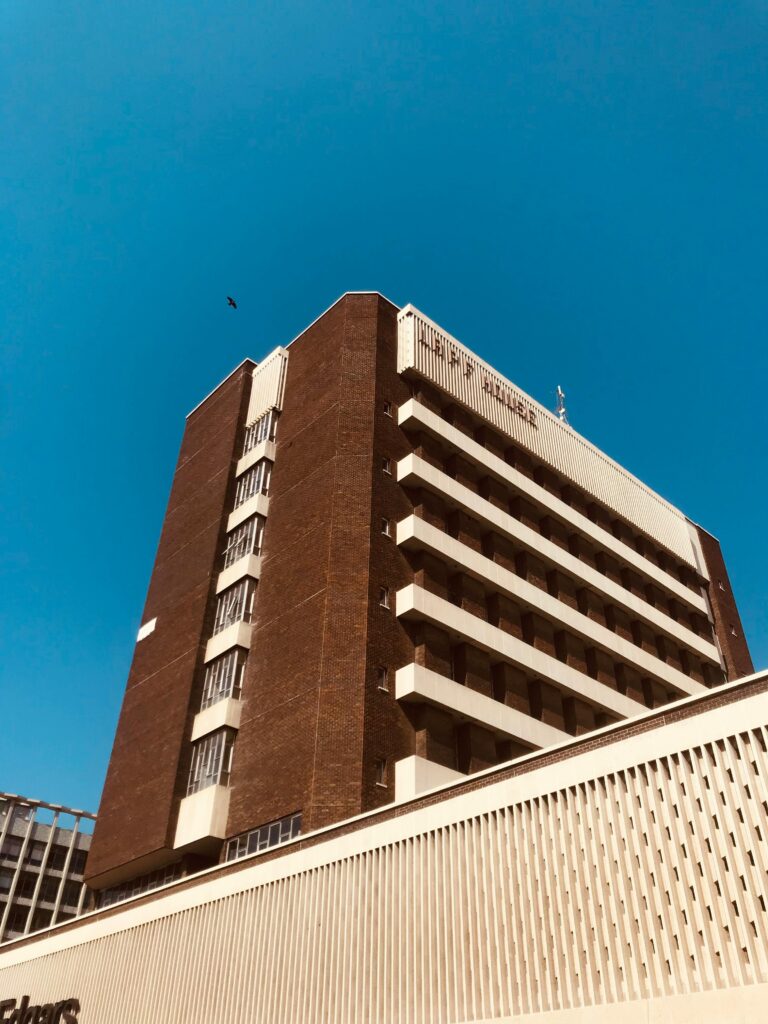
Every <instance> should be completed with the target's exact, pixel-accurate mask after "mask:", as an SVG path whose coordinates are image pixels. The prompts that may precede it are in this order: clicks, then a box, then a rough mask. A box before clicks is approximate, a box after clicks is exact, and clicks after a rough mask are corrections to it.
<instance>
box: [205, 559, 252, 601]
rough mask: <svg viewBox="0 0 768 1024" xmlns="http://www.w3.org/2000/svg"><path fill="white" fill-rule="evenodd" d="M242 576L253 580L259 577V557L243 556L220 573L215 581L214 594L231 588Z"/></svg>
mask: <svg viewBox="0 0 768 1024" xmlns="http://www.w3.org/2000/svg"><path fill="white" fill-rule="evenodd" d="M244 576H250V577H251V579H254V580H257V579H258V578H259V577H260V576H261V555H254V554H250V555H244V556H243V557H242V558H238V560H237V561H236V562H233V563H232V565H230V566H228V567H227V568H226V569H224V570H223V571H222V572H220V573H219V576H218V579H217V580H216V593H217V594H220V593H221V592H222V590H226V589H227V587H231V586H233V584H235V583H237V582H238V581H239V580H241V579H242V578H243V577H244Z"/></svg>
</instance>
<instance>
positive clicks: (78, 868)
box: [69, 850, 88, 875]
mask: <svg viewBox="0 0 768 1024" xmlns="http://www.w3.org/2000/svg"><path fill="white" fill-rule="evenodd" d="M87 856H88V851H87V850H73V851H72V859H71V860H70V862H69V871H70V874H72V875H82V874H83V873H84V872H85V859H86V857H87Z"/></svg>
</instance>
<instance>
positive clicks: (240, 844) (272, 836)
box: [227, 811, 301, 860]
mask: <svg viewBox="0 0 768 1024" xmlns="http://www.w3.org/2000/svg"><path fill="white" fill-rule="evenodd" d="M300 834H301V811H297V812H296V813H295V814H289V815H287V816H286V817H285V818H280V819H279V820H278V821H270V822H268V823H267V824H266V825H260V826H259V827H258V828H255V829H253V831H252V832H246V833H245V835H242V836H238V837H237V838H236V839H231V840H230V841H229V842H228V843H227V860H237V858H238V857H245V856H247V855H248V854H249V853H259V852H260V851H261V850H268V849H269V848H270V846H278V845H279V844H280V843H285V842H287V841H288V840H289V839H293V838H294V837H295V836H298V835H300Z"/></svg>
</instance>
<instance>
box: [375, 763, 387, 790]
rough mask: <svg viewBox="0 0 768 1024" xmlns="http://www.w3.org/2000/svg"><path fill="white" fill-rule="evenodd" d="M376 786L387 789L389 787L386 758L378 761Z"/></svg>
mask: <svg viewBox="0 0 768 1024" xmlns="http://www.w3.org/2000/svg"><path fill="white" fill-rule="evenodd" d="M376 785H377V786H382V787H384V788H385V789H386V786H387V762H386V761H385V760H384V758H379V759H378V760H377V761H376Z"/></svg>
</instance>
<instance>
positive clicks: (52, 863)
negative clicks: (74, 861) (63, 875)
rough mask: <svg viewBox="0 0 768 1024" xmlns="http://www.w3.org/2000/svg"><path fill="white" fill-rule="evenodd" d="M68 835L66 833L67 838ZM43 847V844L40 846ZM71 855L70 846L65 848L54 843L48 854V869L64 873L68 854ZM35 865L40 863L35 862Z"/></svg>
mask: <svg viewBox="0 0 768 1024" xmlns="http://www.w3.org/2000/svg"><path fill="white" fill-rule="evenodd" d="M67 834H68V833H66V832H64V835H65V836H66V835H67ZM40 845H41V846H42V843H41V844H40ZM68 853H69V846H63V845H62V844H61V843H54V844H53V846H52V847H51V852H50V853H49V854H48V867H49V868H52V869H53V870H54V871H63V870H64V865H65V864H66V863H67V854H68ZM33 863H40V862H39V861H35V862H33Z"/></svg>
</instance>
